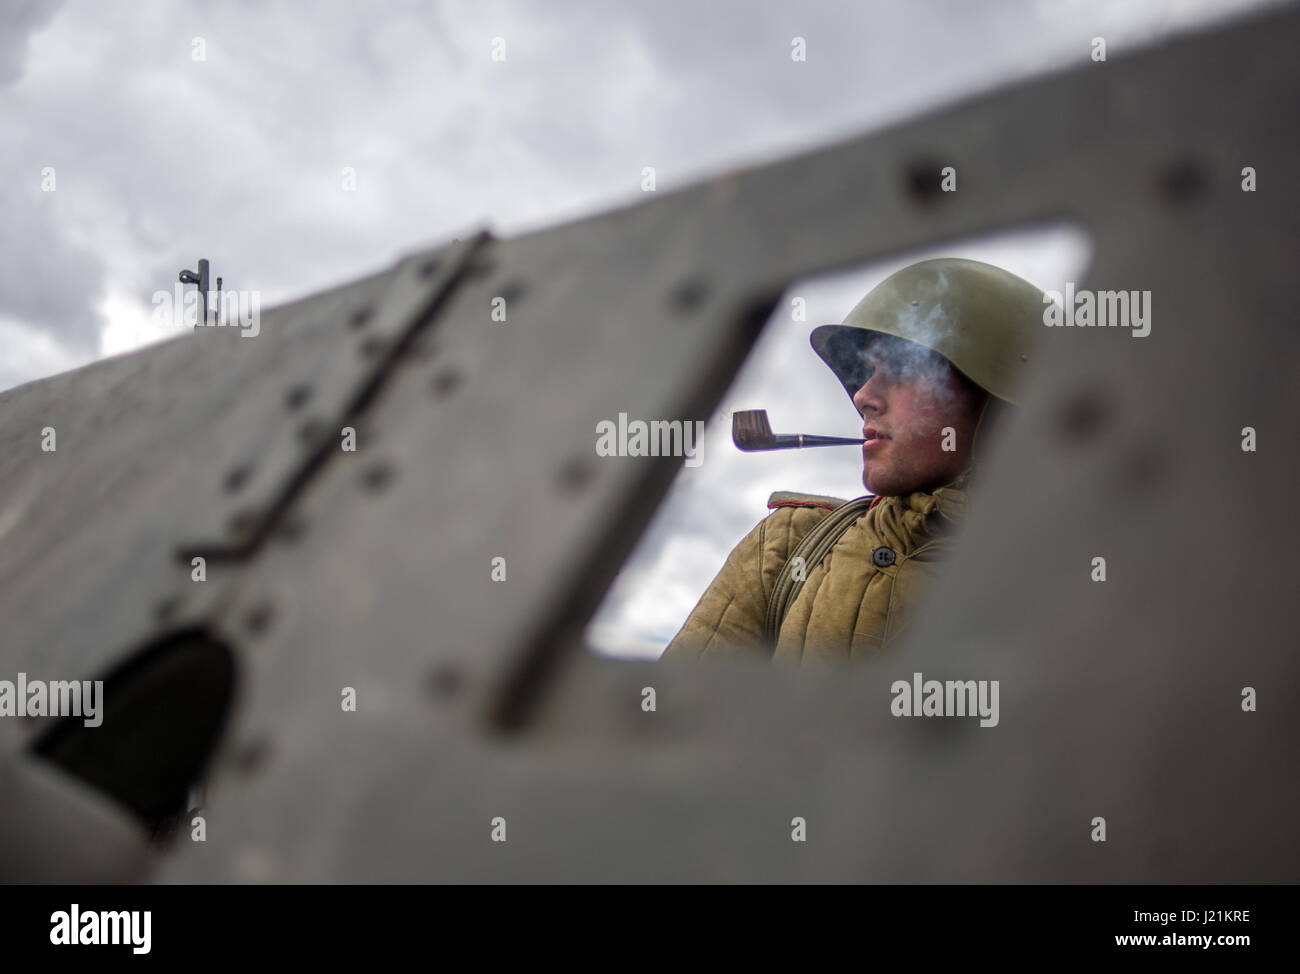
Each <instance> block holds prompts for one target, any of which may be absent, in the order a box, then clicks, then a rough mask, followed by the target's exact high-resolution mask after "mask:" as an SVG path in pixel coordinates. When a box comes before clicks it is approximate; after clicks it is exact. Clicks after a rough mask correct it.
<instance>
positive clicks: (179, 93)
mask: <svg viewBox="0 0 1300 974" xmlns="http://www.w3.org/2000/svg"><path fill="white" fill-rule="evenodd" d="M1261 5H1263V4H1261V3H1257V2H1248V0H1141V2H1138V0H1131V2H1130V0H1124V2H1121V0H999V2H989V3H969V2H965V0H898V2H893V3H886V2H873V0H862V2H852V3H850V2H845V0H820V2H819V0H797V2H795V0H747V2H741V0H713V2H710V3H699V2H689V0H622V2H615V0H606V2H594V0H547V2H544V3H543V2H541V0H533V2H511V3H507V2H490V0H474V2H470V0H465V2H443V3H438V2H430V0H422V2H415V0H376V2H367V3H355V2H346V0H331V2H315V3H306V2H297V3H290V2H256V3H255V2H251V0H247V2H240V0H189V2H165V0H68V2H63V3H59V2H42V0H3V2H0V133H2V136H3V137H2V138H0V174H2V176H3V178H0V216H3V219H2V220H0V389H5V388H9V387H11V386H14V385H17V384H19V383H22V382H27V381H31V380H33V379H38V378H40V377H42V376H46V375H50V374H53V373H56V372H60V371H63V370H65V369H68V368H72V367H75V366H77V365H81V364H84V363H86V362H90V361H93V360H95V359H97V358H100V357H103V356H105V355H113V354H120V353H123V352H126V351H129V350H131V349H134V348H138V347H140V346H141V345H144V344H147V343H149V342H153V341H158V340H160V339H163V338H166V337H169V335H170V331H169V330H168V329H164V328H162V327H160V326H158V325H156V324H155V323H154V322H153V320H152V315H151V312H152V304H151V299H152V295H153V294H154V292H155V291H156V290H158V289H160V288H161V289H170V288H171V286H172V283H173V282H174V281H175V276H176V273H177V271H178V270H179V269H180V268H181V267H192V266H193V264H194V261H195V259H196V258H198V257H199V256H206V257H208V258H210V259H211V260H212V262H213V265H214V267H215V268H216V269H217V270H218V271H219V272H220V273H221V274H222V275H223V276H224V277H225V279H226V282H227V286H228V287H238V288H242V289H250V290H251V289H256V290H260V291H261V293H262V300H263V305H264V306H269V305H274V304H277V303H280V302H282V301H284V300H286V299H290V298H294V297H298V296H301V295H304V294H308V293H311V292H312V291H315V290H318V289H320V288H322V287H325V286H327V285H332V284H337V283H340V282H342V281H346V280H349V279H351V278H355V277H358V276H360V275H362V274H365V273H368V272H370V271H374V270H378V269H380V268H383V267H386V266H388V265H390V264H391V263H392V262H393V261H395V260H396V259H397V258H398V257H399V256H400V255H402V254H403V253H404V252H406V251H409V250H411V249H413V248H415V247H418V246H424V245H429V244H433V243H437V242H441V241H444V240H446V239H448V238H449V237H451V236H456V235H459V234H461V233H462V232H464V231H465V230H467V229H469V228H472V227H478V226H483V225H486V226H489V227H491V228H492V229H493V231H494V232H496V233H497V234H498V235H501V236H509V235H513V234H516V233H518V232H520V231H523V230H527V229H533V228H536V227H541V226H546V225H548V224H551V223H554V222H558V221H564V220H568V219H572V218H574V217H577V216H581V215H584V214H589V213H592V212H598V211H600V210H603V209H606V208H609V207H611V206H616V205H622V204H626V203H628V202H632V201H635V200H637V199H640V198H642V197H641V192H640V179H641V170H642V167H644V166H654V167H655V169H656V171H657V175H658V180H659V189H660V190H664V189H671V188H674V187H677V186H681V185H685V184H688V183H691V182H694V181H696V180H698V179H700V178H703V177H706V176H708V175H710V174H712V173H714V172H718V171H721V170H725V169H729V168H731V167H733V166H735V165H737V164H741V163H751V162H754V161H759V160H763V159H767V158H773V157H777V156H780V155H784V154H788V153H793V152H798V151H801V150H805V149H808V148H810V147H812V146H815V145H818V144H820V143H823V142H826V141H829V140H831V139H833V138H837V137H843V136H847V135H850V134H854V133H858V132H862V131H867V130H870V129H873V128H878V127H880V126H882V125H884V124H886V123H888V122H890V121H894V120H898V119H901V118H905V117H907V116H909V115H911V114H913V113H914V112H916V111H918V110H920V109H924V108H928V107H932V106H934V105H936V104H939V103H942V102H945V101H950V100H954V99H957V98H961V97H965V96H968V95H969V94H971V93H972V92H974V91H978V90H982V89H987V88H992V87H996V86H998V85H1000V84H1003V83H1006V82H1007V81H1011V80H1014V79H1017V78H1023V77H1029V76H1033V75H1036V74H1041V73H1044V72H1047V71H1052V70H1057V69H1060V68H1062V67H1065V66H1068V65H1071V64H1076V63H1082V62H1084V61H1085V60H1087V58H1088V53H1089V50H1090V44H1091V39H1092V38H1093V37H1096V36H1102V37H1105V38H1106V41H1107V48H1108V53H1109V54H1110V55H1111V56H1114V55H1115V54H1116V53H1120V52H1123V51H1125V50H1130V49H1133V48H1136V47H1140V46H1143V45H1145V44H1148V43H1150V42H1152V41H1153V40H1156V39H1158V38H1160V37H1162V36H1165V35H1168V34H1170V33H1171V32H1177V31H1181V30H1185V29H1188V28H1192V27H1195V26H1197V25H1200V24H1203V23H1206V22H1208V21H1214V20H1217V19H1221V18H1223V17H1226V16H1231V15H1232V14H1234V13H1237V12H1240V11H1242V10H1244V9H1248V8H1252V7H1258V6H1261ZM796 36H799V37H803V38H805V39H806V45H807V61H805V62H802V63H798V64H795V63H793V62H792V61H791V58H790V44H791V38H793V37H796ZM497 38H499V39H500V42H497V43H498V44H499V43H501V42H504V50H505V60H494V59H493V57H492V51H493V44H494V39H497ZM200 53H201V54H202V57H201V58H199V57H197V55H198V54H200ZM345 167H351V168H352V169H354V170H355V172H356V188H355V191H353V192H346V191H344V189H343V187H342V180H341V179H340V174H341V172H342V170H343V169H344V168H345ZM51 175H52V176H53V180H54V184H53V185H54V191H52V192H51V191H49V187H50V176H51ZM960 244H961V246H960V248H956V247H950V248H947V249H945V250H944V251H943V252H945V253H958V254H960V255H961V256H969V257H975V258H977V259H986V260H991V261H993V262H995V263H1000V264H1002V265H1003V266H1005V267H1007V268H1008V269H1010V270H1012V271H1014V272H1016V273H1019V274H1021V275H1022V276H1024V277H1026V278H1028V279H1029V280H1031V281H1033V282H1034V283H1036V284H1039V285H1040V286H1042V287H1054V286H1059V284H1057V283H1054V282H1059V281H1064V280H1065V279H1067V278H1068V277H1070V276H1071V275H1072V274H1077V272H1078V270H1079V269H1080V268H1081V267H1082V266H1083V265H1084V263H1085V262H1086V259H1087V242H1086V240H1083V239H1082V238H1080V236H1079V235H1078V234H1077V233H1076V232H1074V231H1072V230H1070V228H1068V227H1067V228H1061V227H1057V228H1050V229H1046V230H1042V231H1039V232H1038V233H1036V234H1034V235H1032V236H1021V237H1019V238H1017V237H1010V238H1000V239H997V240H983V241H974V242H971V241H963V242H960ZM913 256H919V255H908V258H909V259H911V258H912V257H913ZM904 262H906V261H905V260H899V261H895V262H892V263H890V264H889V265H884V264H882V265H880V266H879V267H873V268H865V269H862V271H861V272H860V273H858V274H857V275H855V276H850V277H841V278H838V279H835V280H827V281H818V282H800V284H799V285H797V286H796V288H793V289H792V293H793V292H795V291H797V292H798V293H799V295H800V296H804V297H806V298H807V299H808V301H809V322H808V323H807V324H806V325H800V326H798V327H796V326H794V325H793V324H791V323H790V322H789V320H788V318H789V316H788V314H784V315H782V314H781V309H778V318H777V319H775V320H774V321H773V324H772V327H770V328H769V329H768V332H767V334H765V336H764V338H763V341H762V345H761V347H760V348H759V349H758V351H757V352H756V354H755V355H754V356H753V358H752V359H751V361H750V362H749V363H748V364H747V366H746V371H745V374H744V376H743V377H742V379H741V381H740V382H739V383H738V384H737V387H736V388H735V389H734V390H733V391H732V393H731V394H730V395H729V397H728V402H726V403H724V404H723V410H722V413H729V411H730V410H731V409H734V408H746V406H763V407H766V408H768V409H769V410H770V411H771V414H772V419H773V423H774V425H775V426H776V428H777V429H778V430H782V429H788V430H789V431H791V432H795V431H803V432H826V433H840V434H843V435H852V434H853V432H854V429H855V428H856V426H857V425H858V424H857V423H856V417H855V415H854V414H853V412H852V411H851V407H850V406H849V405H848V401H847V398H846V397H845V396H844V394H843V392H842V390H841V389H840V388H839V387H838V385H837V384H836V383H835V382H834V380H833V378H831V377H830V375H829V373H828V372H826V371H825V368H824V366H822V365H821V364H820V362H819V361H818V360H817V359H816V358H815V357H814V356H813V355H812V352H811V351H810V350H809V349H808V346H807V329H808V327H810V326H811V324H814V323H817V322H819V321H833V320H838V319H839V318H840V317H842V316H843V314H844V313H845V312H846V311H847V310H848V309H849V308H850V307H851V306H852V304H853V303H854V302H856V300H857V298H858V297H860V296H861V294H862V293H863V292H864V291H865V290H866V289H867V288H868V287H870V285H871V284H872V283H874V282H875V281H876V280H879V279H880V278H881V277H883V276H884V274H885V273H887V272H888V271H889V270H892V269H893V268H894V267H896V266H899V265H900V264H901V263H904ZM778 370H780V373H781V375H782V377H783V379H782V381H781V382H780V383H777V382H776V381H774V378H773V377H774V376H775V375H776V373H777V371H778ZM792 376H795V377H796V379H795V382H796V383H797V384H799V388H800V390H801V394H800V395H799V396H798V397H795V396H792V395H790V394H789V393H788V391H786V390H788V389H789V388H790V385H791V377H792ZM804 379H806V380H807V382H806V383H804V382H803V380H804ZM805 385H806V386H807V388H808V389H809V390H812V389H816V390H817V391H816V393H813V392H809V393H808V395H807V396H804V395H802V390H803V388H804V386H805ZM722 413H720V416H721V415H722ZM726 425H727V420H726V417H725V416H722V421H721V422H715V423H714V424H712V425H711V431H710V432H711V439H710V440H709V441H708V443H706V446H705V449H706V451H708V456H710V457H711V458H712V460H710V461H709V462H706V463H704V464H703V465H702V466H701V467H698V468H685V469H684V471H683V474H682V476H681V477H679V478H678V482H677V485H676V486H675V488H674V492H673V495H672V496H671V498H670V501H669V504H668V505H666V506H665V508H664V509H663V510H662V511H661V513H660V516H659V518H658V519H657V521H656V523H655V526H654V528H653V529H652V530H651V531H650V532H649V534H648V535H647V537H646V539H645V540H644V542H643V544H642V545H641V548H640V550H639V551H638V553H637V555H636V556H635V557H634V559H633V560H632V562H630V563H629V564H628V566H626V567H625V569H624V571H623V573H622V576H621V577H620V583H619V585H618V586H617V587H616V588H615V590H614V592H613V593H612V594H611V597H610V599H609V600H608V602H607V604H606V607H605V610H604V611H603V612H602V613H601V615H600V616H599V618H598V619H597V621H596V623H595V625H594V626H593V630H592V636H593V640H594V641H595V642H596V643H597V645H598V646H599V647H600V648H602V649H603V650H604V651H607V652H618V653H631V654H641V655H655V654H656V653H657V652H658V650H659V649H660V648H662V645H663V643H664V642H666V640H667V639H668V638H669V637H670V636H671V635H672V633H673V632H674V631H675V630H676V627H677V625H679V624H680V622H681V620H682V618H684V616H685V615H686V613H687V611H689V609H690V608H691V606H692V605H693V604H694V601H695V598H696V597H697V596H698V594H699V591H700V590H701V589H702V588H703V586H704V585H705V584H706V583H707V582H708V580H709V579H710V578H711V577H712V574H713V573H714V572H715V571H716V570H717V568H718V567H719V565H720V564H721V561H722V559H723V557H724V556H725V554H726V552H727V550H729V548H730V547H731V545H732V544H734V543H735V541H737V540H738V539H739V538H740V537H741V536H742V535H743V534H744V533H745V531H746V530H748V528H749V527H750V526H752V524H753V523H754V522H755V521H757V520H758V518H759V517H761V516H762V514H763V513H764V510H765V508H764V502H765V500H766V497H767V494H768V493H769V492H770V491H771V490H774V489H791V490H807V491H813V492H818V493H831V494H837V495H839V496H855V495H856V494H859V493H861V489H860V484H859V483H858V475H859V473H860V471H859V470H858V469H857V466H858V463H857V461H858V454H857V452H856V451H854V450H851V449H849V450H846V451H835V450H828V451H822V453H820V454H819V455H818V456H817V457H813V456H812V454H814V453H818V451H806V452H805V453H803V454H797V455H795V456H797V457H798V459H799V463H798V467H797V468H794V467H792V466H791V462H790V458H791V455H789V454H786V455H784V456H782V455H777V456H776V457H754V456H738V455H735V454H734V451H732V452H730V453H729V452H728V447H727V445H726V428H725V427H726ZM823 454H837V455H835V456H827V455H823ZM738 484H739V485H743V486H737V485H738Z"/></svg>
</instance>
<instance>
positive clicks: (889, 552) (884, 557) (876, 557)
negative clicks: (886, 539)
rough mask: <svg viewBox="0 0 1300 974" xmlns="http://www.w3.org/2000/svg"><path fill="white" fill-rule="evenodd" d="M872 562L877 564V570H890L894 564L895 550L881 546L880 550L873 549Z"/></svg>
mask: <svg viewBox="0 0 1300 974" xmlns="http://www.w3.org/2000/svg"><path fill="white" fill-rule="evenodd" d="M871 560H872V561H873V562H875V564H876V567H877V568H888V567H889V566H890V565H892V564H893V563H894V549H893V548H886V547H885V546H884V545H881V546H880V547H879V548H873V549H872V551H871Z"/></svg>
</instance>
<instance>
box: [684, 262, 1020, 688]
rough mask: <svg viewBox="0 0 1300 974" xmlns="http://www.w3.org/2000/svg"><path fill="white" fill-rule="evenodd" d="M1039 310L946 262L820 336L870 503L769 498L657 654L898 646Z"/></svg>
mask: <svg viewBox="0 0 1300 974" xmlns="http://www.w3.org/2000/svg"><path fill="white" fill-rule="evenodd" d="M1044 307H1045V305H1044V296H1043V292H1042V291H1040V290H1039V289H1038V288H1036V287H1034V286H1033V285H1032V284H1030V283H1028V282H1027V281H1024V280H1021V279H1020V278H1018V277H1016V276H1015V275H1013V274H1010V273H1008V272H1007V271H1004V270H1002V269H1001V268H999V267H994V266H992V265H990V264H984V263H980V262H978V261H973V260H962V259H956V258H942V259H938V260H926V261H921V262H920V263H917V264H912V265H911V266H909V267H905V268H903V269H902V270H900V271H898V272H897V273H895V274H892V275H891V276H890V277H888V278H886V279H885V280H884V281H882V282H881V283H880V284H879V285H878V286H877V287H875V288H873V289H872V291H871V292H870V293H869V294H867V296H866V297H864V298H863V299H862V300H861V301H860V302H858V304H857V306H856V307H854V309H853V310H852V311H851V312H849V315H848V317H847V318H845V319H844V323H843V324H840V325H822V326H820V327H818V328H814V329H813V331H812V335H811V336H810V338H811V342H812V346H813V349H814V350H815V351H816V352H817V354H818V355H819V356H820V357H821V358H822V360H823V361H824V362H825V363H826V364H827V365H828V366H830V368H831V371H833V372H834V373H835V375H836V377H837V378H838V379H839V380H840V383H841V384H842V385H843V386H844V389H845V391H846V392H847V393H848V394H849V396H850V398H851V399H852V401H853V405H854V407H855V408H856V409H857V411H858V414H859V415H860V416H861V417H862V429H863V436H864V437H865V438H866V442H865V443H863V445H862V454H863V470H862V483H863V486H865V487H866V488H867V490H868V491H870V493H869V494H868V495H866V496H863V497H860V498H857V499H856V500H852V501H845V500H843V499H841V498H838V497H823V496H818V495H813V494H796V493H790V492H786V491H778V492H776V493H775V494H773V495H772V496H771V499H770V500H769V501H768V505H767V506H768V508H769V510H770V511H771V513H770V514H768V516H767V517H766V518H765V519H764V520H762V521H760V522H759V523H758V525H757V526H756V527H755V528H754V529H753V530H752V531H750V532H749V534H748V535H746V536H745V537H744V539H742V540H741V542H740V543H739V544H738V545H736V547H735V548H734V549H733V550H732V552H731V554H730V555H729V556H728V558H727V561H726V563H725V564H724V565H723V567H722V570H721V571H720V572H719V573H718V575H717V577H716V578H715V579H714V580H713V582H712V583H711V584H710V585H709V587H708V589H706V590H705V592H704V594H703V596H701V598H700V601H699V602H698V603H697V604H696V606H695V608H694V609H693V610H692V612H691V614H690V616H689V617H688V618H687V619H686V622H685V624H684V625H683V626H682V628H681V631H680V632H678V633H677V635H676V636H675V637H674V638H673V640H672V642H671V643H669V645H668V648H667V649H666V650H665V651H664V656H663V658H665V659H679V658H680V659H696V658H699V657H703V656H708V657H710V658H714V657H719V658H721V657H737V656H739V657H757V658H773V659H775V660H778V661H781V662H789V663H793V664H795V665H799V664H802V663H805V662H807V663H812V662H843V661H848V660H857V659H861V658H863V657H867V656H870V655H871V654H873V653H877V652H879V651H881V650H883V649H885V648H886V647H888V646H890V645H891V644H893V643H894V642H895V641H896V640H897V639H898V638H899V636H900V634H902V633H903V632H904V630H905V627H906V625H907V624H908V622H909V621H910V620H911V619H912V617H913V616H914V614H915V610H916V607H917V605H918V603H919V601H920V600H921V598H922V597H923V595H924V592H925V590H926V589H927V588H928V586H929V585H930V583H931V582H932V580H933V578H934V575H935V573H936V571H937V565H938V563H939V562H940V561H941V560H942V559H943V558H944V556H945V555H946V554H947V553H948V551H949V550H950V548H951V546H952V544H953V541H954V533H955V530H956V528H957V527H958V526H959V524H960V522H961V520H962V515H963V512H964V509H965V505H966V491H967V489H968V487H969V486H970V485H971V481H972V478H973V477H974V475H975V466H976V448H977V445H982V444H984V443H985V442H986V441H987V436H988V433H989V431H990V430H991V429H992V428H993V426H994V425H995V423H996V421H997V416H998V413H999V412H1000V411H1001V410H1002V409H1004V408H1006V407H1007V406H1011V405H1014V404H1015V402H1016V400H1015V391H1014V390H1015V388H1016V386H1017V384H1018V380H1019V379H1020V377H1021V373H1023V372H1024V371H1025V370H1026V369H1027V367H1028V365H1027V363H1028V362H1029V354H1030V350H1031V346H1032V344H1033V341H1034V338H1035V335H1036V334H1037V329H1039V328H1041V327H1042V322H1043V317H1042V316H1043V308H1044ZM981 436H982V437H983V439H981Z"/></svg>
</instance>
